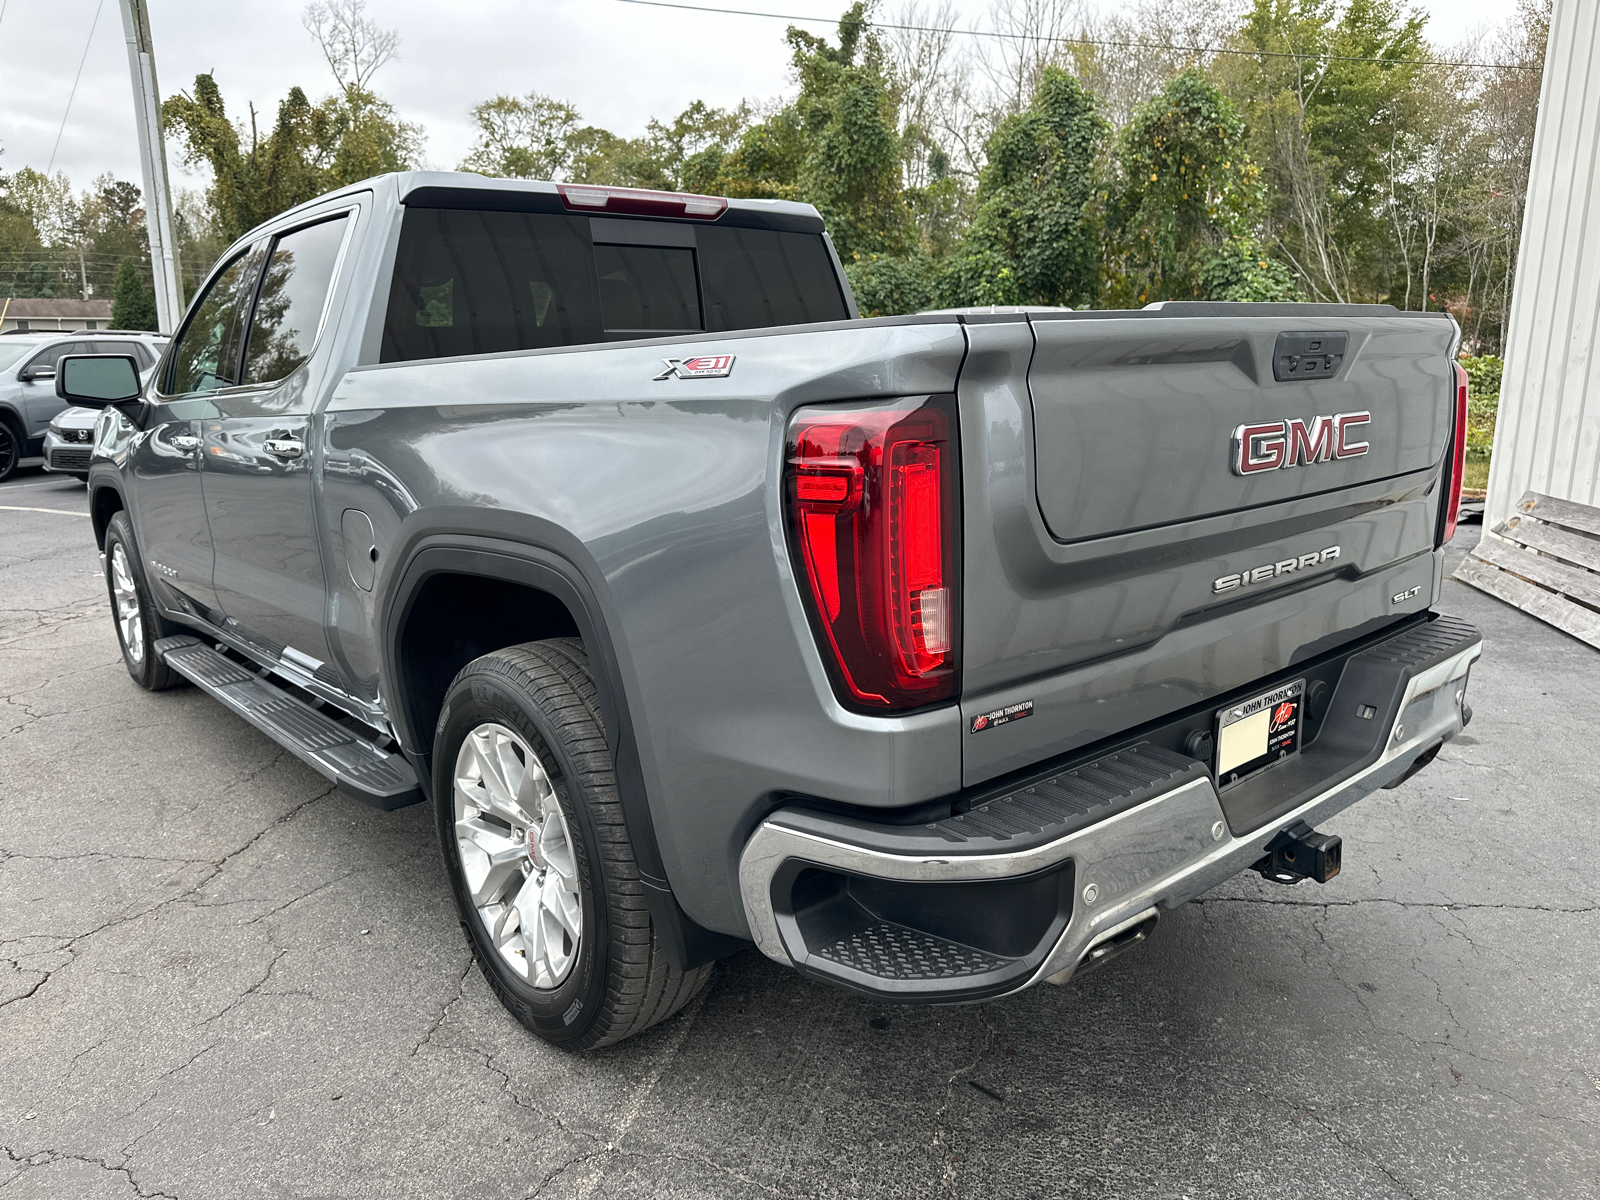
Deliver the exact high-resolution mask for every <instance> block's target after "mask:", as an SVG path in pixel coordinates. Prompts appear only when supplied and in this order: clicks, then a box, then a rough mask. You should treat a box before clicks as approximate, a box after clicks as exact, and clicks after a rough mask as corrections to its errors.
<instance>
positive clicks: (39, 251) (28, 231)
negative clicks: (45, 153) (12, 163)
mask: <svg viewBox="0 0 1600 1200" xmlns="http://www.w3.org/2000/svg"><path fill="white" fill-rule="evenodd" d="M25 173H26V174H25ZM33 175H38V172H36V171H35V172H28V171H27V168H23V170H22V171H18V172H15V173H13V174H8V173H6V172H4V171H0V296H27V297H30V298H37V299H42V300H48V299H51V298H53V297H55V296H57V295H61V294H67V295H70V294H71V293H70V292H64V290H61V289H63V281H62V278H61V273H60V270H59V267H58V265H57V262H56V259H57V256H56V255H55V254H54V253H52V252H51V251H50V250H48V249H47V248H46V246H45V238H44V234H43V232H42V231H41V230H40V228H39V220H38V217H37V215H36V213H35V210H34V187H33V180H32V179H31V176H33ZM40 178H43V176H40Z"/></svg>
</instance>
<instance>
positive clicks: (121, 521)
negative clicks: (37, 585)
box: [105, 512, 183, 692]
mask: <svg viewBox="0 0 1600 1200" xmlns="http://www.w3.org/2000/svg"><path fill="white" fill-rule="evenodd" d="M105 545H106V590H107V591H108V592H109V593H110V594H111V620H112V624H113V625H115V626H116V630H117V642H118V644H119V645H121V647H122V662H123V665H124V666H126V667H127V668H128V674H129V675H131V676H132V677H133V681H134V682H135V683H137V684H138V685H139V686H140V687H142V688H144V689H146V690H147V691H152V692H159V691H161V690H163V689H164V688H169V687H172V686H174V685H176V684H179V683H182V682H183V676H181V675H179V674H178V673H177V672H176V671H174V670H173V669H172V668H171V667H169V666H167V664H166V662H165V660H163V659H162V657H161V656H160V655H159V654H157V653H156V648H155V644H156V642H157V641H158V640H160V639H161V638H164V637H167V636H169V635H170V634H171V633H173V632H175V629H174V628H173V627H172V626H171V625H170V624H169V623H168V622H167V621H165V620H163V619H162V617H161V615H160V614H159V613H158V612H156V606H155V604H154V603H153V602H152V600H151V598H150V589H149V587H148V586H147V585H146V583H145V578H144V571H143V570H142V569H141V568H140V565H139V550H138V546H137V543H136V542H135V541H134V540H133V526H132V524H131V523H130V522H129V521H128V514H127V513H125V512H119V513H115V514H113V515H112V518H111V523H110V524H109V525H107V526H106V543H105Z"/></svg>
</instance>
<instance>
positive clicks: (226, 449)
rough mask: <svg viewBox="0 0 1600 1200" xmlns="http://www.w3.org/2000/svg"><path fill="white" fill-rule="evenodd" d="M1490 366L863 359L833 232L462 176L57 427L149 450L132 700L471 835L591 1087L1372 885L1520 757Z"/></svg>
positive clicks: (1065, 341) (1121, 321)
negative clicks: (1494, 530)
mask: <svg viewBox="0 0 1600 1200" xmlns="http://www.w3.org/2000/svg"><path fill="white" fill-rule="evenodd" d="M1459 339H1460V331H1459V330H1458V328H1457V326H1456V324H1455V322H1454V321H1453V320H1452V319H1451V318H1450V316H1449V315H1448V314H1446V313H1441V312H1433V313H1402V312H1398V311H1396V310H1395V309H1393V308H1391V307H1389V306H1386V305H1272V304H1167V305H1164V306H1155V307H1152V308H1147V309H1142V310H1139V311H1128V312H1067V311H1038V312H1033V311H1015V310H1012V311H986V312H978V311H974V312H951V313H939V314H928V315H922V316H908V317H889V318H880V319H875V320H860V319H857V314H856V309H855V305H854V301H853V300H852V298H851V294H850V290H849V286H848V283H847V281H846V279H845V277H844V274H843V272H842V271H841V269H840V267H839V263H838V259H837V257H836V256H835V254H834V253H833V250H832V247H831V244H830V243H829V241H828V239H827V236H826V234H825V232H824V229H823V223H822V220H821V218H820V217H819V216H818V214H817V212H816V211H815V210H814V209H812V208H811V207H809V206H807V205H801V204H793V203H785V202H778V201H768V200H724V199H721V198H717V197H704V196H686V195H672V194H664V193H651V192H641V191H634V190H629V189H618V188H605V187H591V186H578V185H562V184H548V183H534V182H523V181H504V180H487V179H484V178H482V177H479V176H474V175H458V174H433V173H417V174H401V175H389V176H384V177H382V178H379V179H374V180H370V181H368V182H366V183H362V184H358V185H356V186H353V187H350V188H346V189H344V190H342V191H339V192H336V193H333V194H331V195H328V196H325V197H323V198H321V199H318V200H316V201H314V202H312V203H309V204H306V205H302V206H301V207H299V208H297V209H294V210H292V211H290V212H288V213H285V214H283V215H282V216H280V217H277V218H274V219H273V220H272V221H271V222H269V223H267V224H266V225H264V226H262V227H261V228H259V229H257V230H255V231H254V232H252V233H250V234H249V235H247V236H246V237H245V238H244V239H243V240H241V241H240V242H239V243H238V244H237V245H235V246H234V247H233V248H231V249H230V250H229V251H228V252H227V253H226V254H224V255H223V257H222V259H221V260H220V262H219V264H218V265H217V267H216V268H215V269H214V270H213V272H212V273H211V276H210V278H209V279H208V280H207V281H206V283H205V285H204V286H203V287H202V288H201V289H200V291H199V293H198V295H197V298H196V300H195V301H194V303H193V305H192V306H191V308H190V311H189V314H188V316H187V317H186V318H185V321H184V323H183V325H182V327H181V329H180V330H179V332H178V334H177V337H176V339H175V340H174V342H173V344H172V345H171V346H170V347H169V348H168V350H167V353H166V355H165V357H164V359H163V361H162V363H161V366H160V367H159V368H158V370H157V373H156V375H155V378H154V379H153V380H152V381H151V382H150V383H149V384H148V385H147V386H142V387H141V385H140V384H139V382H138V380H137V379H136V372H135V364H134V363H133V362H132V361H131V360H129V359H127V358H118V357H115V356H98V357H82V358H80V357H74V356H69V357H67V358H64V359H62V362H61V375H60V376H59V377H58V379H57V381H56V383H57V387H58V390H59V391H60V393H61V395H62V396H63V398H64V399H65V400H66V401H69V402H72V403H79V404H84V405H89V406H97V407H111V408H114V409H116V410H117V411H118V413H119V414H121V415H119V416H117V417H116V418H108V423H107V427H106V428H105V429H103V430H102V433H101V436H100V437H99V438H98V439H97V441H96V443H95V445H94V447H93V452H92V459H91V463H90V478H89V486H90V494H91V505H90V507H91V512H92V516H93V527H94V532H95V536H96V538H97V539H98V541H99V543H100V546H101V547H102V550H103V552H104V555H105V559H106V562H107V569H106V572H105V573H106V576H107V580H108V586H109V588H110V594H111V600H112V611H113V616H114V619H115V623H116V630H117V636H118V638H119V639H120V641H121V645H122V649H123V656H124V660H125V662H126V664H127V668H128V672H129V674H130V675H131V676H132V677H133V679H134V681H135V682H136V683H138V684H139V685H140V686H142V687H145V688H148V689H151V690H158V689H161V688H165V687H168V686H170V685H172V684H174V683H178V682H181V681H182V680H185V679H187V680H189V681H190V682H192V683H193V684H194V685H195V686H197V687H199V688H201V689H202V690H203V691H205V692H207V693H208V694H210V695H211V696H213V697H214V698H216V699H217V700H218V701H220V702H221V703H222V704H224V705H226V706H227V707H228V708H229V709H231V710H232V711H233V712H234V713H236V714H238V715H239V716H241V717H243V718H244V719H245V720H246V721H249V722H250V723H252V724H253V725H255V726H256V727H257V728H259V729H261V730H262V731H264V732H265V733H266V734H267V735H268V736H270V737H272V738H275V739H276V740H278V741H279V742H280V743H282V744H283V745H284V746H285V747H287V748H288V749H289V750H291V751H292V752H293V753H295V754H296V755H298V756H299V757H300V758H301V759H302V760H303V761H305V762H306V763H308V764H309V765H311V766H312V767H314V768H315V769H316V770H318V771H320V772H322V773H323V774H325V775H326V776H327V777H328V778H330V779H331V780H333V781H334V782H335V783H336V784H337V785H338V787H339V788H340V789H341V790H342V791H343V792H345V793H346V794H348V795H351V796H354V797H357V798H359V799H361V800H364V801H366V802H368V803H371V804H374V805H376V806H378V807H380V808H392V807H396V806H399V805H402V804H409V803H413V802H418V801H425V802H428V803H431V804H432V806H433V809H434V814H435V818H436V823H437V828H438V833H439V837H440V843H441V846H442V849H443V854H444V858H445V862H446V865H447V871H448V878H449V881H450V887H451V889H452V890H453V892H454V898H455V903H456V905H457V908H458V911H459V914H460V917H461V920H462V924H463V929H464V931H465V934H466V937H467V940H468V942H469V944H470V945H471V947H472V949H473V952H474V953H475V955H476V957H477V961H478V963H479V966H480V968H481V969H482V971H483V973H484V975H485V977H486V978H487V979H488V981H489V983H490V984H491V985H492V986H493V988H494V989H495V991H496V993H497V994H498V995H499V996H500V998H501V1000H502V1001H503V1002H504V1003H505V1005H506V1006H507V1008H508V1009H509V1010H510V1011H511V1012H512V1013H514V1014H515V1015H516V1016H517V1017H518V1019H519V1020H521V1021H522V1022H523V1023H524V1024H525V1025H526V1026H527V1027H528V1028H530V1029H532V1030H533V1031H534V1032H536V1033H537V1034H539V1035H540V1036H542V1037H545V1038H547V1039H549V1040H550V1041H552V1042H555V1043H558V1044H560V1045H564V1046H568V1047H592V1046H597V1045H602V1044H605V1043H607V1042H613V1041H616V1040H618V1039H620V1038H623V1037H627V1036H629V1035H630V1034H633V1033H637V1032H638V1031H640V1030H642V1029H644V1028H646V1027H648V1026H650V1025H652V1024H654V1023H655V1022H657V1021H659V1020H661V1019H663V1018H665V1017H667V1016H670V1015H671V1014H672V1013H673V1012H674V1011H676V1010H677V1009H679V1008H680V1007H681V1006H682V1005H683V1004H684V1003H685V1002H686V1001H687V999H688V998H689V997H690V996H692V995H693V994H694V993H695V991H696V990H697V989H698V988H699V987H700V986H701V985H702V984H703V983H704V981H705V979H706V977H707V972H708V971H709V970H710V969H711V968H710V964H711V963H712V962H713V961H714V960H715V959H717V958H718V957H720V956H722V955H724V954H727V953H729V952H731V951H734V950H737V949H740V948H742V947H747V946H749V945H751V944H752V943H753V944H754V945H756V946H758V947H759V948H760V949H761V951H762V952H763V953H764V954H766V955H768V956H770V957H771V958H773V959H775V960H777V961H778V962H780V963H783V964H785V965H788V966H792V967H793V968H795V969H796V970H798V971H800V972H801V973H803V974H805V975H807V976H809V977H811V978H813V979H817V980H823V981H826V982H828V983H831V984H836V985H838V986H841V987H844V988H848V989H850V990H852V991H855V992H857V993H860V994H864V995H867V996H871V997H875V998H877V999H880V1000H886V1001H923V1002H951V1001H970V1000H981V999H990V998H994V997H998V996H1003V995H1007V994H1009V993H1012V992H1016V991H1018V990H1020V989H1023V988H1026V987H1029V986H1032V985H1034V984H1037V983H1039V982H1043V981H1048V982H1055V983H1061V982H1065V981H1067V980H1068V979H1070V978H1071V977H1072V975H1073V974H1074V973H1075V972H1077V971H1079V970H1082V969H1085V968H1087V967H1091V966H1095V965H1097V964H1099V963H1102V962H1104V961H1106V960H1108V959H1109V958H1111V957H1112V956H1113V955H1115V954H1118V953H1120V952H1121V951H1123V950H1125V949H1127V948H1128V947H1130V946H1133V945H1136V944H1138V943H1139V942H1141V941H1142V940H1144V939H1145V938H1146V936H1147V935H1148V933H1149V931H1150V929H1151V927H1152V926H1153V925H1154V923H1155V921H1156V919H1157V918H1158V917H1159V916H1160V914H1161V913H1162V912H1164V911H1167V910H1169V909H1171V908H1173V907H1175V906H1177V905H1180V904H1182V903H1184V902H1185V901H1187V900H1188V899H1190V898H1191V897H1193V896H1196V895H1198V894H1199V893H1201V892H1203V891H1205V890H1206V889H1208V888H1210V887H1212V886H1214V885H1216V884H1218V883H1220V882H1222V881H1223V880H1225V879H1227V878H1228V877H1230V876H1232V875H1234V874H1236V873H1238V872H1241V871H1245V870H1250V869H1252V868H1253V869H1255V870H1257V871H1259V872H1261V874H1262V875H1263V876H1264V877H1266V878H1268V879H1272V880H1276V881H1278V882H1282V883H1297V882H1300V881H1303V880H1306V879H1312V880H1317V881H1326V880H1328V879H1330V878H1332V877H1333V876H1335V875H1336V874H1337V872H1338V870H1339V867H1340V859H1341V850H1342V848H1341V846H1340V844H1339V840H1338V839H1337V838H1335V837H1331V836H1329V835H1327V834H1324V833H1320V832H1318V831H1317V830H1316V826H1317V825H1318V824H1319V823H1321V822H1322V821H1324V820H1326V819H1327V818H1328V817H1330V816H1332V815H1333V814H1335V813H1337V812H1339V811H1340V810H1341V809H1343V808H1345V807H1347V806H1348V805H1350V804H1352V803H1355V802H1356V801H1357V800H1359V799H1361V798H1362V797H1363V796H1365V795H1366V794H1368V793H1369V792H1371V791H1373V790H1375V789H1377V788H1380V787H1392V786H1395V785H1396V784H1398V783H1399V782H1400V781H1402V780H1404V779H1406V778H1407V777H1409V776H1410V775H1411V774H1412V773H1414V772H1415V771H1417V770H1419V769H1421V768H1422V767H1424V766H1426V765H1427V763H1428V762H1430V761H1431V760H1432V759H1433V757H1434V756H1435V755H1437V754H1438V752H1439V749H1440V747H1441V746H1443V745H1444V743H1445V742H1446V741H1447V740H1448V739H1450V738H1451V737H1453V736H1455V735H1456V734H1457V733H1459V732H1460V731H1461V729H1462V728H1463V727H1464V726H1465V724H1466V723H1467V721H1468V720H1469V719H1470V716H1471V710H1470V708H1469V707H1468V705H1467V702H1466V689H1467V680H1468V673H1469V671H1470V669H1471V667H1472V664H1473V662H1474V661H1475V660H1476V658H1477V657H1478V655H1479V652H1480V645H1481V643H1480V639H1479V636H1478V634H1477V632H1476V631H1475V630H1473V629H1472V628H1471V626H1469V625H1467V624H1466V623H1465V622H1462V621H1460V620H1457V619H1454V618H1451V617H1447V616H1442V615H1440V614H1438V613H1435V612H1434V611H1432V605H1433V603H1434V602H1435V600H1436V599H1437V597H1438V596H1439V592H1440V587H1441V581H1442V578H1443V563H1444V550H1443V547H1444V545H1445V543H1446V542H1447V541H1448V540H1449V539H1450V537H1451V536H1452V535H1453V533H1454V531H1455V522H1456V519H1457V514H1458V506H1459V500H1460V493H1461V473H1462V454H1463V449H1464V445H1465V441H1464V438H1465V434H1466V416H1465V414H1466V410H1465V403H1466V391H1465V384H1464V381H1463V380H1461V379H1460V378H1459V375H1460V373H1459V371H1458V370H1457V369H1456V368H1455V365H1454V357H1453V355H1454V349H1455V346H1456V345H1457V343H1458V341H1459ZM220 752H222V751H221V750H220V749H219V753H220ZM1127 1020H1129V1021H1130V1022H1137V1021H1138V1020H1139V1015H1138V1014H1137V1013H1129V1014H1128V1015H1127Z"/></svg>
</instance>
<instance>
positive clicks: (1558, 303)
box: [1483, 0, 1600, 531]
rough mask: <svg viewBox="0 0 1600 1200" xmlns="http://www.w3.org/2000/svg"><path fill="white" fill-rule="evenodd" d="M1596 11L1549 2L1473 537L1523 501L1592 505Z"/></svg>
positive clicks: (1596, 376)
mask: <svg viewBox="0 0 1600 1200" xmlns="http://www.w3.org/2000/svg"><path fill="white" fill-rule="evenodd" d="M1597 350H1600V3H1596V0H1555V11H1554V13H1553V14H1552V17H1551V21H1550V42H1549V46H1548V48H1547V49H1546V51H1545V60H1544V84H1543V88H1542V90H1541V91H1540V93H1539V122H1538V127H1537V129H1536V131H1535V134H1534V142H1533V169H1532V173H1531V176H1530V178H1529V181H1528V205H1527V210H1526V212H1525V213H1524V216H1523V221H1522V248H1521V251H1520V253H1519V255H1518V259H1517V277H1516V291H1515V292H1514V294H1513V296H1512V301H1511V314H1510V322H1509V325H1508V328H1507V337H1506V351H1505V355H1506V361H1505V374H1504V378H1503V380H1502V382H1501V391H1500V414H1499V416H1498V418H1497V419H1496V422H1495V431H1494V459H1493V462H1492V464H1491V465H1490V468H1489V496H1488V501H1487V503H1486V506H1485V513H1484V521H1483V527H1484V529H1485V531H1488V530H1490V529H1493V528H1494V526H1495V525H1496V524H1498V523H1499V522H1501V521H1504V520H1505V519H1506V518H1507V517H1508V516H1509V515H1510V514H1511V510H1512V506H1513V505H1514V504H1516V502H1517V501H1518V500H1519V499H1520V498H1521V497H1522V495H1523V493H1524V492H1527V491H1529V490H1532V491H1535V492H1543V493H1545V494H1546V495H1549V496H1555V497H1557V498H1559V499H1562V500H1571V501H1575V502H1576V503H1579V504H1588V505H1596V506H1600V362H1597V361H1596V351H1597Z"/></svg>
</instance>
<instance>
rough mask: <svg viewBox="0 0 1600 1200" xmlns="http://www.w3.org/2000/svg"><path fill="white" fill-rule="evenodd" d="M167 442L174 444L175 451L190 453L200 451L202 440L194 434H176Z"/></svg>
mask: <svg viewBox="0 0 1600 1200" xmlns="http://www.w3.org/2000/svg"><path fill="white" fill-rule="evenodd" d="M167 441H169V442H171V443H172V446H173V448H174V449H177V450H182V451H184V452H186V453H187V452H188V451H190V450H198V449H200V439H199V438H197V437H195V436H194V434H192V433H175V434H173V435H172V436H171V437H170V438H168V439H167Z"/></svg>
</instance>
